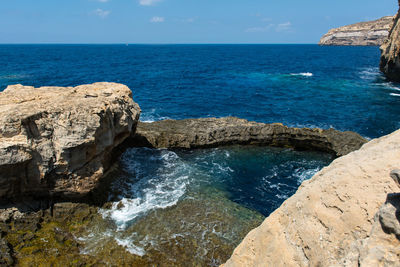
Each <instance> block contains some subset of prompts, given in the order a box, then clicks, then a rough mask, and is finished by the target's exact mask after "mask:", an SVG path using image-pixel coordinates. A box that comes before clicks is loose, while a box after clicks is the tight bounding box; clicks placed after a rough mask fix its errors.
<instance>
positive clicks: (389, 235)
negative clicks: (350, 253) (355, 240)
mask: <svg viewBox="0 0 400 267" xmlns="http://www.w3.org/2000/svg"><path fill="white" fill-rule="evenodd" d="M399 213H400V195H399V194H389V196H388V199H387V201H386V203H385V204H384V205H383V206H382V207H381V208H380V209H379V211H378V213H377V214H376V216H375V219H374V222H373V225H372V231H371V233H370V235H369V237H368V238H366V239H365V240H362V242H361V246H360V248H359V250H360V260H359V262H360V266H399V264H400V222H399V219H400V216H399V215H400V214H399Z"/></svg>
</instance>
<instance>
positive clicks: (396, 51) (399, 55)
mask: <svg viewBox="0 0 400 267" xmlns="http://www.w3.org/2000/svg"><path fill="white" fill-rule="evenodd" d="M399 6H400V0H399ZM399 19H400V12H398V13H397V15H396V17H395V18H394V22H393V24H392V27H391V29H390V31H389V36H388V38H387V39H386V40H385V42H384V43H383V44H382V46H381V48H380V49H381V62H380V69H381V71H382V72H383V73H384V74H385V76H386V77H387V78H388V79H389V80H392V81H395V82H400V21H399Z"/></svg>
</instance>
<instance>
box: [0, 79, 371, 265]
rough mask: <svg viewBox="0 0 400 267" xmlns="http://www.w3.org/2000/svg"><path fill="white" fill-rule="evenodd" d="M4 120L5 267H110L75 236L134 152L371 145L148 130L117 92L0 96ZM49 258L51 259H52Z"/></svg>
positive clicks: (339, 139)
mask: <svg viewBox="0 0 400 267" xmlns="http://www.w3.org/2000/svg"><path fill="white" fill-rule="evenodd" d="M0 110H1V111H2V113H1V116H0V121H1V122H2V127H1V128H0V144H1V145H0V146H1V150H0V170H1V172H0V193H1V197H2V201H1V202H2V204H1V207H0V235H1V239H0V264H2V265H12V264H20V265H29V264H31V265H32V264H33V265H35V263H37V264H39V263H40V262H41V261H43V262H47V263H49V264H59V263H64V264H65V263H67V262H68V260H69V257H76V258H77V260H76V261H74V264H75V265H76V266H81V265H82V264H104V263H106V262H104V261H102V260H99V259H97V258H96V257H91V256H90V255H83V254H81V252H80V249H81V245H80V242H79V240H78V239H76V237H75V235H76V234H78V233H80V232H81V231H84V229H85V227H86V226H87V225H89V224H93V223H95V224H100V225H101V224H102V223H104V218H101V216H100V215H99V213H98V209H99V208H100V207H103V208H107V205H109V204H107V202H106V201H107V200H106V199H107V198H106V196H107V195H106V194H107V193H106V192H107V190H108V188H107V185H109V182H110V179H113V178H112V177H115V175H114V174H115V172H118V165H113V162H115V160H116V158H117V156H118V155H119V154H120V153H121V152H123V150H124V149H126V148H127V147H153V148H169V149H182V148H183V149H193V148H205V147H219V146H227V145H235V144H240V145H263V146H278V147H290V148H295V149H300V150H305V149H307V150H317V151H324V152H328V153H331V154H333V155H335V156H342V155H345V154H347V153H350V152H351V151H354V150H357V149H358V148H360V147H361V146H362V145H363V144H364V143H366V142H367V140H365V139H364V138H362V137H361V136H359V135H358V134H356V133H352V132H339V131H336V130H333V129H330V130H321V129H307V128H304V129H301V128H289V127H286V126H283V125H282V124H263V123H256V122H249V121H246V120H243V119H238V118H234V117H227V118H219V119H217V118H204V119H188V120H180V121H179V120H178V121H173V120H167V121H160V122H154V123H141V122H138V118H139V115H140V108H139V106H138V105H137V104H136V103H134V102H133V100H132V93H131V91H130V90H129V88H127V87H126V86H124V85H120V84H114V83H95V84H92V85H82V86H78V87H66V88H63V87H41V88H33V87H27V86H21V85H16V86H9V87H8V88H7V89H6V90H5V91H4V92H2V93H0ZM113 166H114V167H113ZM71 200H73V201H74V202H76V203H71V202H68V201H71ZM253 227H254V226H253ZM248 230H249V229H248ZM246 231H247V230H246ZM41 240H46V242H47V243H46V244H47V245H46V244H44V243H43V242H42V241H41ZM108 248H109V249H110V251H112V253H111V252H110V253H111V256H110V255H109V256H107V257H106V258H107V262H108V263H110V262H112V259H113V257H121V255H123V259H124V260H128V259H129V260H128V261H127V262H131V263H132V264H133V263H134V264H140V263H142V264H144V263H145V260H144V259H142V258H140V257H139V256H137V255H132V254H129V253H128V252H126V251H125V248H124V247H123V246H121V245H118V244H114V243H112V244H110V245H109V247H108ZM105 249H107V248H105ZM54 251H55V252H56V253H55V254H54V255H53V254H52V253H53V252H54ZM99 253H100V252H99ZM101 253H107V251H104V252H101ZM115 253H116V254H115ZM221 253H222V252H221ZM224 253H225V252H224ZM47 254H52V256H51V257H49V258H46V255H47ZM117 255H119V256H117Z"/></svg>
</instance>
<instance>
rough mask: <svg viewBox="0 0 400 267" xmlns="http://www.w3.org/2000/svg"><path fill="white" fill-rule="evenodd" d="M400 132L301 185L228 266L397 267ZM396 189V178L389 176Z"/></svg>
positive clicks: (374, 142) (399, 249) (249, 237)
mask: <svg viewBox="0 0 400 267" xmlns="http://www.w3.org/2000/svg"><path fill="white" fill-rule="evenodd" d="M399 158H400V131H397V132H394V133H392V134H390V135H388V136H385V137H382V138H380V139H376V140H372V141H370V142H369V143H367V144H365V145H364V146H363V147H362V148H361V149H360V150H358V151H355V152H352V153H350V154H348V155H346V156H343V157H341V158H338V159H336V160H335V161H334V162H333V163H332V164H331V165H329V166H328V167H326V168H324V169H322V170H321V171H320V172H319V173H317V174H316V175H315V176H314V177H313V178H312V179H311V180H308V181H305V182H303V184H302V185H301V187H300V188H299V190H298V191H297V192H296V194H295V195H294V196H292V197H291V198H289V199H288V200H286V201H285V202H284V203H283V204H282V206H281V207H280V208H279V209H277V210H276V211H275V212H273V213H272V214H271V215H270V216H269V217H268V218H267V219H266V220H265V221H264V222H263V224H262V225H261V226H259V227H258V228H256V229H254V230H253V231H251V232H250V233H249V234H248V235H247V237H246V238H245V239H244V240H243V242H242V243H241V244H240V245H239V246H238V247H237V248H236V249H235V251H234V253H233V255H232V257H231V258H230V259H229V260H228V261H227V263H226V264H225V267H228V266H241V267H242V266H399V262H400V236H399V233H400V232H399V231H400V224H399V218H400V216H399V213H400V203H399V202H400V194H396V192H398V191H400V188H399V187H398V184H396V182H395V181H394V180H393V179H392V178H391V176H390V173H391V171H392V170H393V169H395V168H398V167H399ZM392 177H393V178H395V180H396V181H397V182H398V181H399V177H400V174H399V171H397V175H396V172H394V174H393V173H392Z"/></svg>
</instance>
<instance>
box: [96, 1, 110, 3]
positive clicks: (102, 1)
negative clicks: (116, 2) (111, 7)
mask: <svg viewBox="0 0 400 267" xmlns="http://www.w3.org/2000/svg"><path fill="white" fill-rule="evenodd" d="M108 1H110V0H97V2H100V3H107V2H108Z"/></svg>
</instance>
